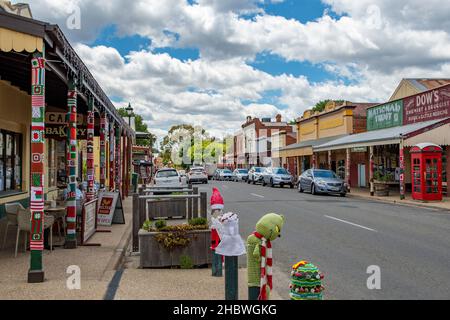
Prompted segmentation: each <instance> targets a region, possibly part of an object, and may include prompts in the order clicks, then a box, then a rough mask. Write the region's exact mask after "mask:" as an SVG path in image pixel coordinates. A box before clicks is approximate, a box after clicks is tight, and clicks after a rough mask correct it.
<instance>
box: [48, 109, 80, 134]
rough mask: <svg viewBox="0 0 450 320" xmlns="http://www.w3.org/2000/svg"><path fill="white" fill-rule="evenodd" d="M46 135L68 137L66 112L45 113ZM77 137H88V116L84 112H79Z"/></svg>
mask: <svg viewBox="0 0 450 320" xmlns="http://www.w3.org/2000/svg"><path fill="white" fill-rule="evenodd" d="M45 137H46V138H50V139H67V122H66V113H63V112H46V113H45ZM77 139H79V140H86V139H87V122H86V117H85V116H84V115H82V114H77Z"/></svg>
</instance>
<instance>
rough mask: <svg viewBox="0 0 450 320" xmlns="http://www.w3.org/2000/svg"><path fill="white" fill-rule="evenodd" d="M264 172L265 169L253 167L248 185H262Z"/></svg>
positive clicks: (249, 174)
mask: <svg viewBox="0 0 450 320" xmlns="http://www.w3.org/2000/svg"><path fill="white" fill-rule="evenodd" d="M263 171H264V168H262V167H252V168H251V169H250V171H249V172H248V179H247V183H249V184H250V183H253V184H256V183H260V182H262V173H263Z"/></svg>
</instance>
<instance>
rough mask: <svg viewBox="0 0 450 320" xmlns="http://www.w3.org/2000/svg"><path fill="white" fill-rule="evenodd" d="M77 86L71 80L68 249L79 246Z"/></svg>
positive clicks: (68, 154)
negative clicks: (77, 224) (77, 226)
mask: <svg viewBox="0 0 450 320" xmlns="http://www.w3.org/2000/svg"><path fill="white" fill-rule="evenodd" d="M77 95H78V93H77V88H76V85H75V83H74V82H73V80H71V81H70V82H69V91H68V93H67V106H68V113H67V126H68V127H67V153H66V161H67V174H68V176H67V177H68V184H69V193H68V195H67V202H66V207H67V217H66V221H67V232H66V242H65V245H64V247H65V248H66V249H75V248H76V247H77V234H76V233H77V232H76V222H77V202H76V189H77V175H76V166H77Z"/></svg>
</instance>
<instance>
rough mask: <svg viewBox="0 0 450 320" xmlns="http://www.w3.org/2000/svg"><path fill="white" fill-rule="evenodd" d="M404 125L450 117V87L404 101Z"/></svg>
mask: <svg viewBox="0 0 450 320" xmlns="http://www.w3.org/2000/svg"><path fill="white" fill-rule="evenodd" d="M404 105H405V107H404V124H405V125H407V124H413V123H417V122H424V121H431V120H438V119H444V118H447V117H450V85H447V86H444V87H442V88H439V89H436V90H432V91H427V92H424V93H422V94H418V95H415V96H412V97H409V98H405V99H404Z"/></svg>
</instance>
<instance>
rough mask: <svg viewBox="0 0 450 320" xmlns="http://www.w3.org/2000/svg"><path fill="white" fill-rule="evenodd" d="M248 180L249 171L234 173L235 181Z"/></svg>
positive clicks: (242, 170) (237, 170) (239, 170)
mask: <svg viewBox="0 0 450 320" xmlns="http://www.w3.org/2000/svg"><path fill="white" fill-rule="evenodd" d="M247 179H248V170H247V169H236V170H234V172H233V179H232V180H233V181H235V182H239V181H247Z"/></svg>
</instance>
